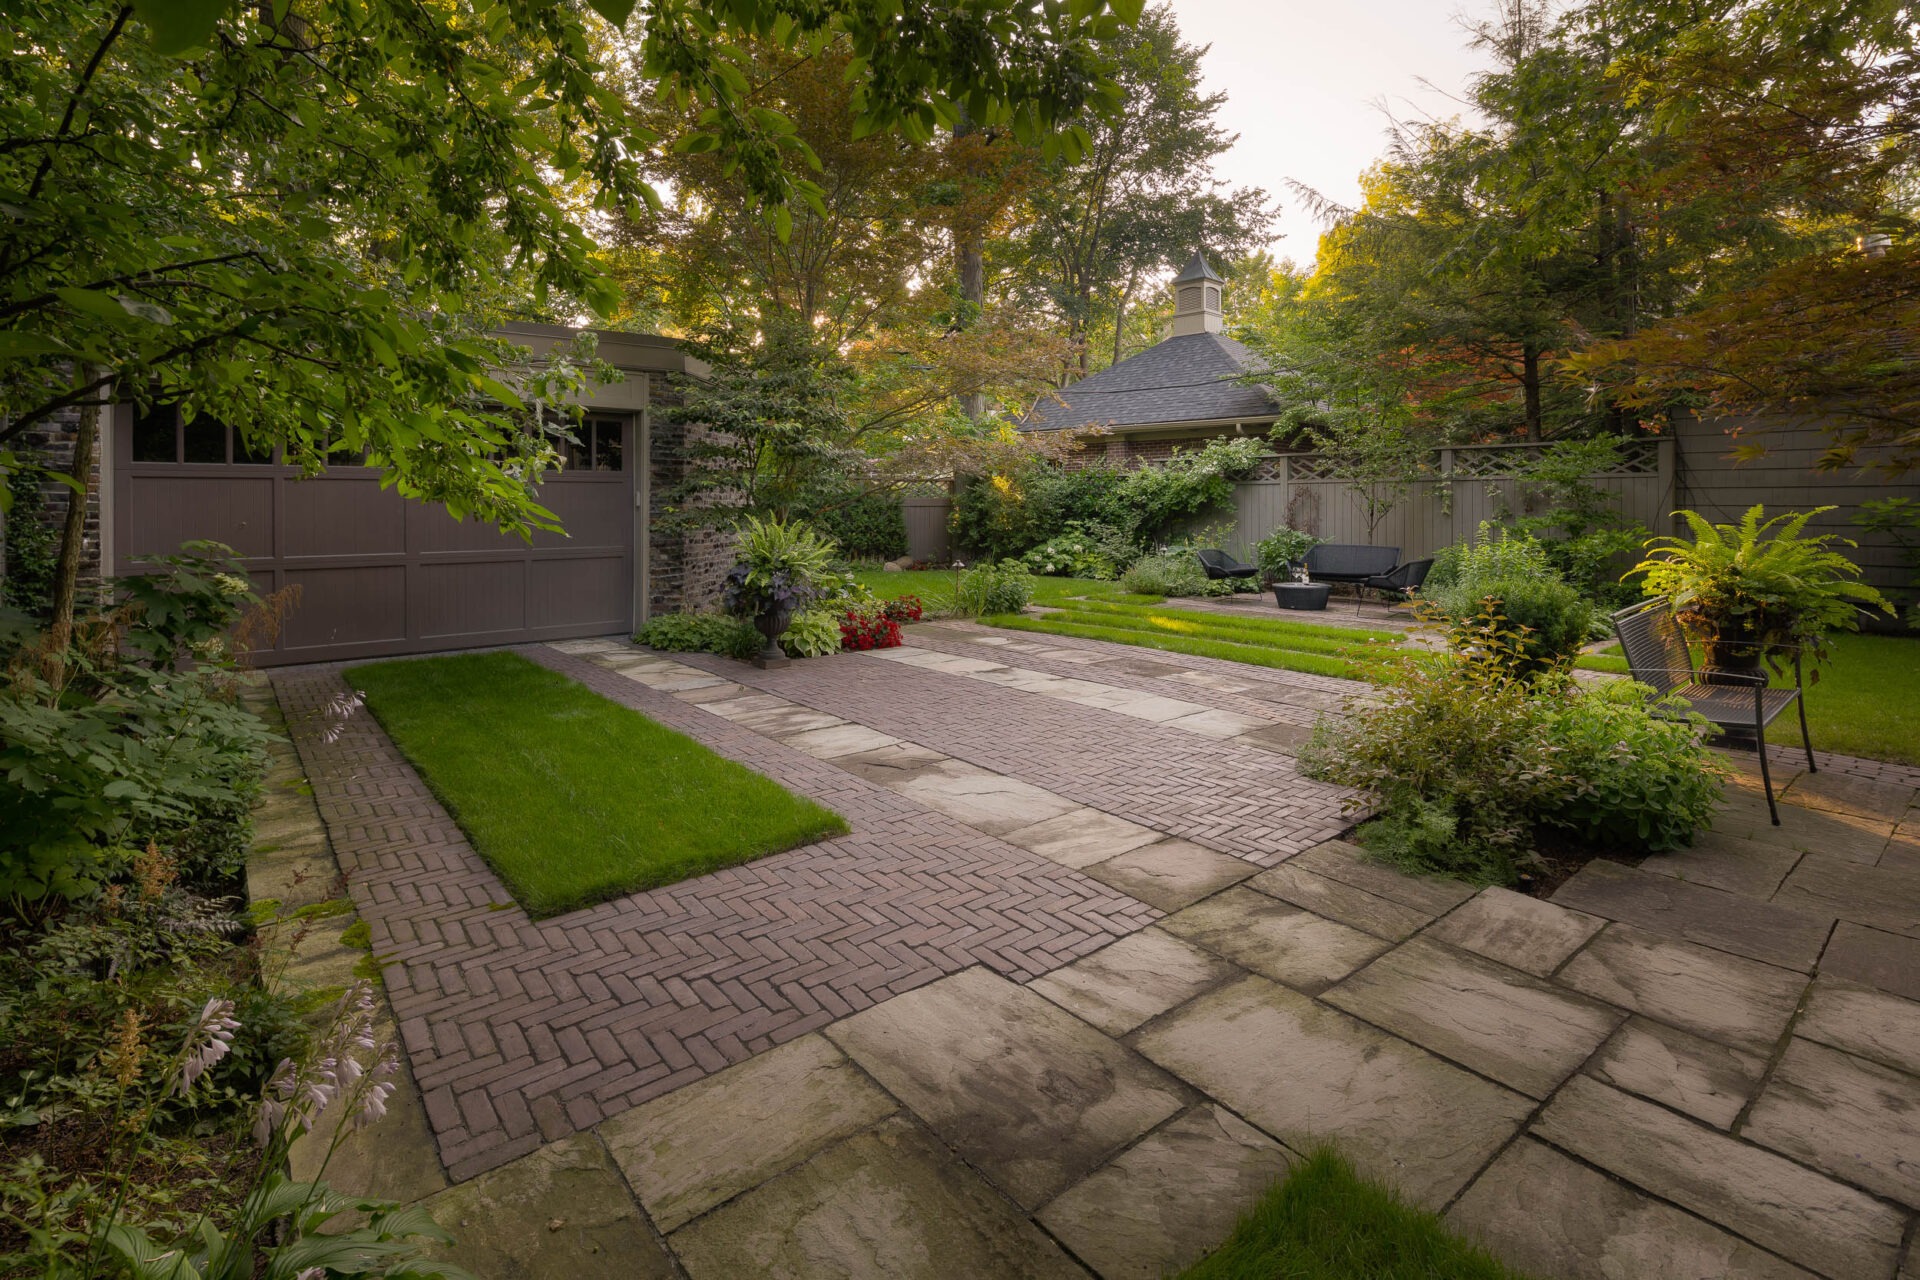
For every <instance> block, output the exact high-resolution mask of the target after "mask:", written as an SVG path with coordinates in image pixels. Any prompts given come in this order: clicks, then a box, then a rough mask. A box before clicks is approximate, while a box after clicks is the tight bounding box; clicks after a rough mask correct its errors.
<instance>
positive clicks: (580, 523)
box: [533, 479, 633, 551]
mask: <svg viewBox="0 0 1920 1280" xmlns="http://www.w3.org/2000/svg"><path fill="white" fill-rule="evenodd" d="M627 494H628V489H627V487H626V486H625V485H624V484H609V483H607V482H605V481H601V480H584V479H583V480H574V481H565V480H561V481H557V482H555V483H552V484H549V485H546V486H544V487H543V488H542V489H541V490H540V503H541V505H542V506H544V507H546V508H547V510H549V511H551V512H553V513H554V514H555V515H556V516H559V517H560V523H561V525H562V526H563V527H564V528H565V530H566V532H565V533H548V532H546V531H545V530H542V531H540V532H538V533H535V534H534V535H533V545H534V546H535V547H536V548H538V549H540V550H543V551H544V550H548V549H558V548H562V547H572V548H587V547H594V548H600V547H606V548H614V547H624V546H625V545H626V543H627V538H628V536H629V533H630V531H631V529H632V525H633V506H632V504H631V503H630V502H629V501H627Z"/></svg>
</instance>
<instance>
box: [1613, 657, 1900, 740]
mask: <svg viewBox="0 0 1920 1280" xmlns="http://www.w3.org/2000/svg"><path fill="white" fill-rule="evenodd" d="M1827 647H1828V649H1829V650H1830V652H1831V657H1830V658H1829V659H1828V660H1827V662H1826V663H1825V664H1824V665H1823V666H1822V667H1821V668H1820V679H1819V682H1818V683H1816V684H1812V685H1809V686H1808V687H1807V695H1806V696H1807V732H1808V733H1810V734H1811V735H1812V736H1813V745H1814V746H1815V747H1816V748H1818V749H1819V750H1821V751H1835V752H1838V753H1839V754H1841V755H1846V756H1863V757H1865V758H1866V759H1869V760H1894V761H1898V762H1900V763H1902V764H1920V637H1913V636H1869V635H1848V634H1841V635H1836V636H1830V637H1828V640H1827ZM1619 655H1620V647H1619V646H1618V645H1609V646H1607V648H1606V649H1605V650H1603V651H1602V652H1601V654H1600V655H1598V658H1599V660H1601V661H1607V662H1609V663H1610V664H1611V665H1610V666H1608V667H1602V668H1598V669H1600V670H1617V671H1619V672H1620V673H1621V674H1623V675H1624V674H1625V673H1626V669H1627V663H1626V659H1625V658H1622V657H1620V656H1619ZM1699 658H1700V655H1699V654H1698V653H1695V655H1694V660H1695V661H1696V662H1697V661H1699ZM1593 661H1594V659H1582V660H1581V663H1580V665H1581V666H1583V667H1584V666H1589V665H1590V664H1591V663H1592V662H1593ZM1773 683H1774V684H1775V685H1779V686H1783V687H1785V688H1789V689H1790V688H1792V687H1793V673H1792V672H1791V671H1789V672H1788V673H1787V674H1786V675H1785V676H1784V677H1781V676H1775V677H1774V678H1773ZM1799 739H1800V724H1799V721H1798V720H1797V719H1796V718H1795V717H1794V715H1793V714H1792V713H1791V712H1789V713H1788V714H1787V715H1785V716H1783V717H1782V718H1780V719H1778V720H1776V721H1774V722H1773V726H1772V727H1771V728H1770V729H1768V731H1767V741H1769V742H1771V743H1774V744H1775V745H1787V746H1797V745H1799Z"/></svg>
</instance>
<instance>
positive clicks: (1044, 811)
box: [888, 760, 1078, 835]
mask: <svg viewBox="0 0 1920 1280" xmlns="http://www.w3.org/2000/svg"><path fill="white" fill-rule="evenodd" d="M888 785H889V786H891V787H893V789H894V790H896V791H898V792H900V794H902V795H904V796H908V797H910V798H912V799H914V800H917V801H919V802H920V803H921V804H924V805H926V806H927V807H928V808H929V809H937V810H939V811H940V812H941V813H944V814H946V815H947V816H948V817H950V818H957V819H958V820H960V821H961V822H964V823H966V824H967V825H968V826H970V827H974V828H976V829H978V830H981V831H984V832H986V833H987V834H989V835H1001V834H1004V833H1006V832H1009V831H1018V830H1019V829H1020V828H1022V827H1030V826H1032V825H1033V824H1034V823H1036V822H1044V821H1046V820H1047V819H1048V818H1057V817H1059V816H1060V815H1061V814H1063V813H1066V812H1068V811H1069V810H1072V809H1074V808H1077V807H1078V806H1076V805H1075V804H1074V803H1073V801H1071V800H1067V799H1064V798H1062V797H1060V796H1057V795H1054V794H1053V793H1052V792H1050V791H1043V790H1041V789H1040V788H1039V787H1036V786H1033V785H1031V784H1029V783H1025V782H1021V781H1020V780H1019V779H1017V778H1009V777H1006V776H1005V775H1003V774H998V773H993V772H990V771H989V770H986V769H981V768H977V767H976V766H974V765H970V764H964V763H962V762H960V761H958V760H945V761H941V762H940V763H938V764H934V765H930V766H928V767H927V768H926V769H923V770H922V771H920V772H919V773H916V774H912V775H910V776H908V777H905V778H901V779H899V780H898V781H896V782H892V783H889V784H888Z"/></svg>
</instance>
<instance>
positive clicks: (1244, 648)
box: [984, 614, 1370, 680]
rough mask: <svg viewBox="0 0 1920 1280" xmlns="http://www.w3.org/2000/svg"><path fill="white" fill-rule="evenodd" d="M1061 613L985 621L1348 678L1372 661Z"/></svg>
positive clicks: (1362, 675) (1363, 672)
mask: <svg viewBox="0 0 1920 1280" xmlns="http://www.w3.org/2000/svg"><path fill="white" fill-rule="evenodd" d="M1057 616H1058V615H1048V616H1044V617H1038V618H1036V617H1031V616H1029V615H1025V614H1013V615H1007V616H1004V617H998V618H987V619H984V621H985V622H986V623H987V624H988V625H990V626H995V627H1005V628H1007V629H1008V630H1012V631H1037V632H1041V633H1042V634H1045V635H1055V636H1073V637H1076V638H1078V639H1081V640H1108V641H1112V642H1113V643H1115V644H1130V645H1137V646H1139V647H1140V648H1143V649H1158V650H1160V651H1161V652H1163V653H1186V654H1192V655H1193V656H1194V657H1198V658H1221V659H1224V660H1226V661H1228V662H1244V663H1246V664H1247V665H1249V666H1255V667H1273V668H1276V669H1278V670H1282V671H1303V672H1306V673H1307V674H1309V675H1316V676H1337V677H1340V678H1341V679H1345V680H1365V679H1367V678H1368V671H1369V669H1370V668H1369V665H1368V664H1364V663H1362V662H1356V661H1353V660H1351V659H1349V658H1345V657H1328V656H1326V655H1324V654H1318V653H1299V652H1296V651H1294V650H1292V649H1276V648H1272V647H1269V646H1265V645H1250V644H1236V643H1233V642H1231V641H1226V640H1201V639H1195V638H1193V637H1190V636H1182V635H1161V634H1156V633H1152V632H1146V631H1125V630H1121V629H1120V628H1118V627H1105V626H1093V625H1086V624H1082V623H1074V622H1059V621H1055V618H1056V617H1057Z"/></svg>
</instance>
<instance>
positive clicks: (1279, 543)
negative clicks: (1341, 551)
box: [1253, 525, 1325, 586]
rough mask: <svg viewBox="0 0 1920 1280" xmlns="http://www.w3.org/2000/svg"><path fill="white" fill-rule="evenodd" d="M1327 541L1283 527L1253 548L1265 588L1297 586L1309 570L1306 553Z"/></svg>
mask: <svg viewBox="0 0 1920 1280" xmlns="http://www.w3.org/2000/svg"><path fill="white" fill-rule="evenodd" d="M1323 541H1325V539H1322V538H1316V537H1314V536H1313V535H1312V534H1310V533H1302V532H1301V531H1300V530H1298V529H1290V528H1288V527H1287V526H1286V525H1281V526H1280V527H1279V528H1278V529H1275V530H1274V531H1273V532H1272V533H1270V534H1268V535H1267V536H1266V537H1264V538H1262V539H1260V541H1258V542H1256V543H1254V544H1253V554H1254V559H1255V561H1256V562H1257V563H1258V564H1259V566H1260V580H1261V583H1262V585H1264V586H1272V585H1273V584H1274V583H1276V582H1297V581H1299V579H1300V576H1301V573H1302V571H1303V570H1304V569H1305V567H1306V562H1307V552H1309V551H1311V550H1313V548H1315V547H1317V546H1319V545H1320V544H1321V542H1323Z"/></svg>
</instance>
